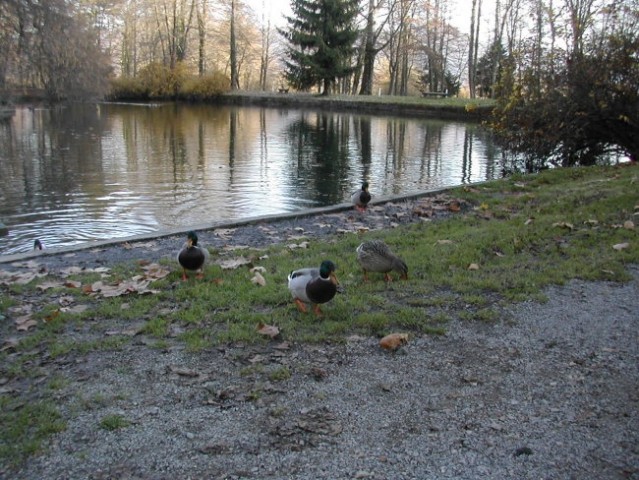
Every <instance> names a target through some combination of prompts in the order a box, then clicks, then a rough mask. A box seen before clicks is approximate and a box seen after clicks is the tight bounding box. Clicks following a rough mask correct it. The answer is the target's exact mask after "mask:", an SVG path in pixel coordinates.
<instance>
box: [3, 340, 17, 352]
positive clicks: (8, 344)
mask: <svg viewBox="0 0 639 480" xmlns="http://www.w3.org/2000/svg"><path fill="white" fill-rule="evenodd" d="M19 343H20V340H18V339H17V338H15V337H11V338H7V339H5V340H4V342H3V343H2V347H0V352H6V351H8V350H14V349H15V348H16V347H17V346H18V344H19Z"/></svg>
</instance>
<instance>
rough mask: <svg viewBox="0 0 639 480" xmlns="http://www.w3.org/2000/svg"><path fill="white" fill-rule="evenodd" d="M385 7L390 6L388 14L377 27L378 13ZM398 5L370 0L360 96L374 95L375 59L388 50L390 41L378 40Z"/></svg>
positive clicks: (395, 2) (365, 30)
mask: <svg viewBox="0 0 639 480" xmlns="http://www.w3.org/2000/svg"><path fill="white" fill-rule="evenodd" d="M388 4H390V5H388ZM384 5H388V12H387V14H386V15H383V16H382V17H381V18H382V20H381V21H380V22H379V25H376V24H375V22H376V21H377V19H378V17H379V15H378V13H379V11H380V9H381V7H382V6H384ZM396 5H397V0H388V1H387V0H368V14H367V15H366V27H365V29H364V59H363V67H364V69H363V72H362V86H361V89H360V91H359V94H360V95H371V94H372V93H373V74H374V68H375V57H376V56H377V54H378V53H379V52H380V51H381V50H383V49H384V48H386V46H387V45H388V41H389V40H388V39H387V40H386V41H385V42H383V43H381V44H378V40H379V38H380V36H381V34H382V32H383V31H384V27H385V26H386V25H387V23H388V19H389V16H390V14H391V13H392V11H393V9H394V8H395V6H396ZM389 37H390V36H389Z"/></svg>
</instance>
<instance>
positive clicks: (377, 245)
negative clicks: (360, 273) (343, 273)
mask: <svg viewBox="0 0 639 480" xmlns="http://www.w3.org/2000/svg"><path fill="white" fill-rule="evenodd" d="M356 251H357V261H358V262H359V264H360V265H361V266H362V268H363V269H364V280H366V281H367V280H368V272H379V273H383V274H384V280H386V281H387V282H390V281H391V280H392V278H391V276H390V275H389V274H388V272H390V271H391V270H395V271H396V272H398V273H399V274H400V276H401V278H403V279H404V280H406V279H407V278H408V267H407V266H406V263H404V261H403V260H402V259H401V258H399V257H398V256H397V255H395V254H394V253H393V252H391V249H390V248H389V246H388V245H386V244H385V243H384V242H383V241H381V240H369V241H366V242H363V243H362V244H360V246H359V247H357V250H356Z"/></svg>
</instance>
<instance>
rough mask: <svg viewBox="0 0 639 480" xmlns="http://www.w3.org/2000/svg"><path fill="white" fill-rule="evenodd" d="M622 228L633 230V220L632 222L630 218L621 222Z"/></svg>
mask: <svg viewBox="0 0 639 480" xmlns="http://www.w3.org/2000/svg"><path fill="white" fill-rule="evenodd" d="M623 228H625V229H626V230H634V228H635V222H633V221H632V220H626V221H625V222H623Z"/></svg>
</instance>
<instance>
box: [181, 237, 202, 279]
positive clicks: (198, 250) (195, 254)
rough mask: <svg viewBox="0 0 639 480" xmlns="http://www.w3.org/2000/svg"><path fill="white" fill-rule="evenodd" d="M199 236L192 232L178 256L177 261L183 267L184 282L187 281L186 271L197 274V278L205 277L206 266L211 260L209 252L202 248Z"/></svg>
mask: <svg viewBox="0 0 639 480" xmlns="http://www.w3.org/2000/svg"><path fill="white" fill-rule="evenodd" d="M197 242H198V238H197V234H196V233H195V232H194V231H190V232H188V233H187V234H186V242H185V243H184V246H183V247H182V249H181V250H180V251H179V252H178V254H177V261H178V263H179V264H180V265H181V266H182V280H186V279H187V276H186V271H187V270H189V271H191V272H197V274H196V278H203V277H204V272H203V269H204V265H205V264H206V262H207V260H208V259H209V251H208V250H207V249H206V248H202V247H200V246H199V245H198V244H197Z"/></svg>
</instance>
